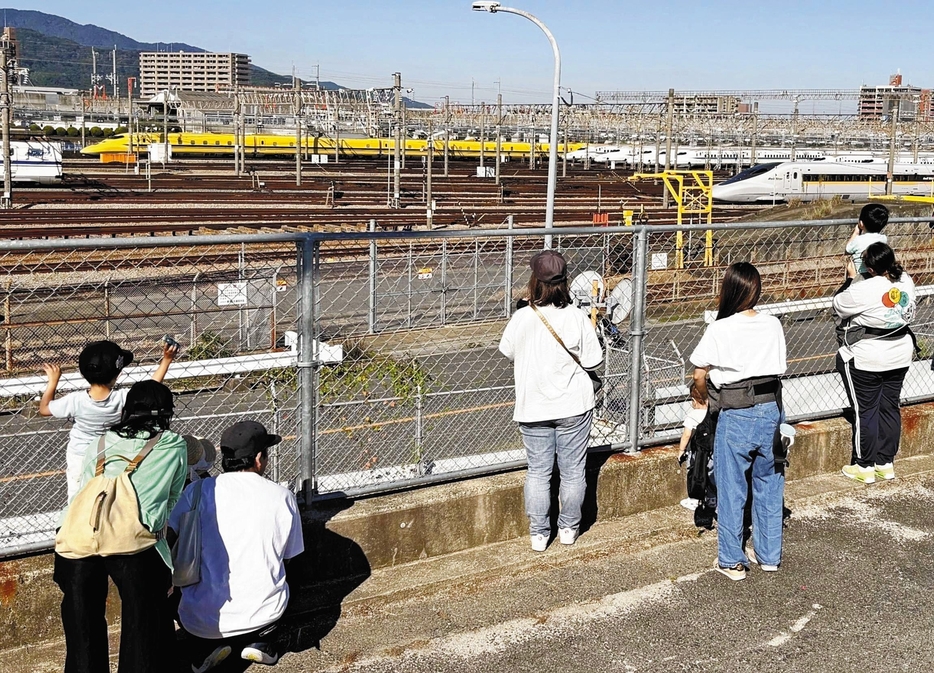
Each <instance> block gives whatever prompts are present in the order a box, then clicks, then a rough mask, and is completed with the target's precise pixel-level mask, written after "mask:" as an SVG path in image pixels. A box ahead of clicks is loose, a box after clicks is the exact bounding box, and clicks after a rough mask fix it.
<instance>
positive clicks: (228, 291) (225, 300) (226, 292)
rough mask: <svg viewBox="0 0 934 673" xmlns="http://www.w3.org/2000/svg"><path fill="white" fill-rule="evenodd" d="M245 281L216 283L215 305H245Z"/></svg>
mask: <svg viewBox="0 0 934 673" xmlns="http://www.w3.org/2000/svg"><path fill="white" fill-rule="evenodd" d="M246 288H247V283H246V281H240V282H239V283H218V284H217V305H218V306H245V305H246V303H247V296H246V294H247V289H246Z"/></svg>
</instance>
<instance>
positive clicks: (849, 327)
mask: <svg viewBox="0 0 934 673" xmlns="http://www.w3.org/2000/svg"><path fill="white" fill-rule="evenodd" d="M863 263H864V264H865V265H866V268H867V269H868V271H869V274H870V276H869V278H867V279H866V280H863V281H862V282H859V283H854V282H852V281H853V280H854V279H855V278H856V275H857V272H856V267H855V265H854V264H853V261H852V260H848V261H847V267H846V273H847V280H846V282H845V283H844V285H843V288H841V291H840V292H839V293H838V294H837V295H836V296H835V297H834V298H833V308H834V311H836V313H837V315H838V316H839V317H840V318H841V319H842V320H843V324H842V326H841V330H842V332H843V337H842V340H843V343H842V345H841V348H840V350H839V351H837V371H839V372H840V375H841V376H842V377H843V387H844V388H845V389H846V394H847V397H848V398H849V400H850V404H851V405H852V407H853V411H854V417H855V418H854V423H853V458H852V464H850V465H846V466H844V468H843V474H844V475H846V476H847V477H849V478H850V479H855V480H856V481H861V482H863V483H866V484H871V483H873V482H875V481H876V479H894V478H895V469H894V467H893V465H892V461H893V460H894V458H895V454H896V452H897V451H898V443H899V440H900V438H901V431H902V419H901V411H900V409H899V396H900V394H901V390H902V383H903V382H904V380H905V374H906V373H907V372H908V367H909V366H910V365H911V358H912V354H913V353H914V339H913V338H912V335H911V333H910V332H909V330H908V324H909V323H910V322H911V319H912V317H914V312H915V284H914V282H913V281H912V280H911V277H910V276H909V275H908V274H907V273H905V272H904V270H903V269H902V267H901V265H900V264H899V263H898V262H897V261H896V260H895V253H894V252H892V248H890V247H889V246H888V245H887V244H885V243H873V244H872V245H870V246H869V247H868V248H866V250H865V252H864V253H863Z"/></svg>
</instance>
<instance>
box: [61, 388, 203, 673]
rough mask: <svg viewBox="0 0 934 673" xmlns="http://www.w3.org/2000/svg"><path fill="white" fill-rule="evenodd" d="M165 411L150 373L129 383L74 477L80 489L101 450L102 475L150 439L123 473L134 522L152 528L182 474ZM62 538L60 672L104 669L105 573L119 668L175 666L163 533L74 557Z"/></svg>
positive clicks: (155, 672)
mask: <svg viewBox="0 0 934 673" xmlns="http://www.w3.org/2000/svg"><path fill="white" fill-rule="evenodd" d="M172 411H173V401H172V392H171V391H170V390H169V389H168V388H167V387H165V386H164V385H162V384H161V383H157V382H156V381H152V380H149V381H140V382H138V383H136V384H134V385H133V387H132V388H130V390H129V392H128V393H127V398H126V404H125V406H124V408H123V415H122V417H121V421H120V422H119V423H118V424H117V425H115V426H114V427H113V428H111V430H110V431H108V432H107V434H106V435H105V436H104V438H103V442H104V444H103V447H100V446H99V445H98V444H96V443H95V444H94V445H92V447H91V448H90V450H89V451H88V455H87V456H85V460H84V467H83V470H82V473H81V479H80V486H81V488H83V487H84V486H85V485H86V484H87V483H88V482H89V481H90V480H91V479H92V478H93V476H94V474H95V469H96V466H97V462H98V457H99V452H100V451H101V450H102V449H103V454H102V455H103V459H104V463H103V469H104V476H105V477H115V476H117V475H118V474H120V473H122V472H124V471H125V470H126V468H127V465H128V462H129V461H133V460H134V458H138V457H139V456H140V455H141V450H142V449H143V447H145V446H147V442H148V441H149V440H150V438H152V439H154V440H155V442H154V445H153V446H152V449H151V451H150V452H149V453H148V455H145V457H144V458H142V460H141V462H139V463H138V467H137V469H136V470H135V471H133V472H131V474H130V483H131V484H132V485H133V488H134V490H135V491H136V495H137V499H138V504H139V522H140V523H141V524H142V525H143V526H144V527H145V528H147V529H148V530H149V531H150V532H153V533H158V532H159V531H162V530H163V529H164V528H165V525H166V522H167V521H168V518H169V511H170V510H171V508H172V507H173V506H174V505H175V503H176V502H177V501H178V499H179V497H180V496H181V493H182V488H183V486H184V484H185V475H186V474H187V473H188V466H187V449H186V446H185V440H184V439H182V437H181V436H180V435H178V434H176V433H174V432H172V431H171V430H169V421H170V419H171V417H172ZM77 497H80V489H79V496H76V499H77ZM72 504H74V501H73V503H72ZM67 521H68V520H67V519H66V526H65V527H63V529H62V530H63V531H66V530H67ZM66 538H67V535H65V536H62V542H63V544H62V545H61V546H59V541H58V540H56V553H55V569H54V573H53V579H54V580H55V583H56V584H58V586H59V588H61V590H62V594H63V595H62V608H61V609H62V626H63V629H64V631H65V647H66V654H65V668H64V670H65V673H110V656H109V653H108V633H107V621H106V618H105V610H106V604H107V578H108V577H110V578H111V579H112V580H113V582H114V584H115V585H116V587H117V590H118V591H119V592H120V603H121V625H120V660H119V665H118V668H117V671H118V673H168V672H172V671H175V670H176V666H177V661H176V658H175V627H174V624H173V617H172V610H171V608H170V606H169V601H168V592H169V590H170V588H171V586H172V573H171V571H170V570H169V564H170V563H171V556H170V552H169V547H168V544H167V543H166V541H165V539H163V538H162V537H161V536H159V535H155V536H154V540H153V542H154V544H153V545H152V546H149V547H148V548H144V549H143V550H142V551H138V552H136V553H127V554H113V555H109V556H100V555H88V556H81V557H77V558H76V557H74V555H73V553H72V552H71V551H69V550H67V549H66V547H67V545H66V544H64V542H65V540H66ZM60 552H61V553H60Z"/></svg>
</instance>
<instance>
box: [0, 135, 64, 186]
mask: <svg viewBox="0 0 934 673" xmlns="http://www.w3.org/2000/svg"><path fill="white" fill-rule="evenodd" d="M10 179H11V180H12V181H13V182H35V183H39V184H42V185H52V184H58V183H59V182H61V181H62V148H61V145H59V144H58V143H53V142H49V141H46V140H11V141H10ZM0 180H3V162H2V161H0Z"/></svg>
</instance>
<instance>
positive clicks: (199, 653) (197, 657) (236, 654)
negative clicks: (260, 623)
mask: <svg viewBox="0 0 934 673" xmlns="http://www.w3.org/2000/svg"><path fill="white" fill-rule="evenodd" d="M278 625H279V622H278V621H276V622H272V623H271V624H267V625H266V626H264V627H262V628H259V629H257V630H255V631H250V632H249V633H243V634H241V635H239V636H229V637H227V638H199V637H198V636H195V635H192V634H191V633H189V632H188V631H185V636H186V640H187V641H188V643H187V648H186V649H187V658H188V662H189V663H190V664H191V665H192V666H194V667H195V668H199V667H200V666H201V664H202V663H204V660H205V659H207V657H208V655H210V654H211V653H212V652H213V651H214V650H216V649H217V648H219V647H224V646H225V645H229V646H230V650H231V652H230V658H231V659H239V658H240V653H241V652H242V651H243V648H244V647H246V646H247V645H252V644H253V643H267V644H268V645H269V646H270V647H269V648H268V649H272V650H275V651H276V652H280V651H281V649H282V647H281V643H280V642H279V640H278V636H279V629H278ZM184 628H185V625H184V624H182V629H184Z"/></svg>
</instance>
